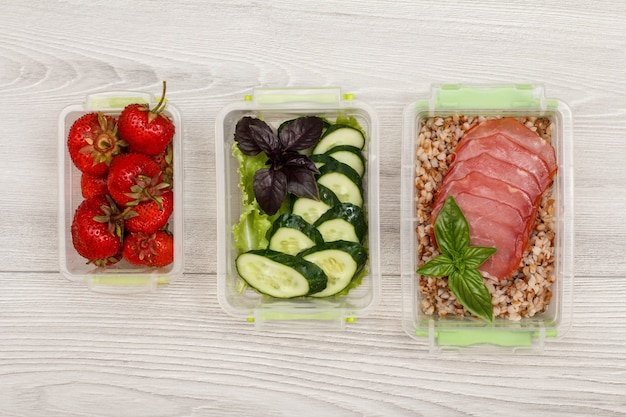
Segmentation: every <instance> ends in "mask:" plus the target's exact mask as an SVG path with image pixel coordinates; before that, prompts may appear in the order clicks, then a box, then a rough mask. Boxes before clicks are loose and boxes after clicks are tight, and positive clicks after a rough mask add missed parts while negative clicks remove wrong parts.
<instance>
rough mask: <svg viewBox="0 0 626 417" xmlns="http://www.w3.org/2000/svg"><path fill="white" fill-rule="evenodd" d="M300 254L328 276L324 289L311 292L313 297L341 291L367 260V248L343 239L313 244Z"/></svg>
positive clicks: (326, 295)
mask: <svg viewBox="0 0 626 417" xmlns="http://www.w3.org/2000/svg"><path fill="white" fill-rule="evenodd" d="M300 256H302V258H303V259H305V260H307V261H310V262H313V263H314V264H316V265H317V266H319V267H320V268H321V269H322V270H323V271H324V272H325V273H326V276H327V277H328V283H327V284H326V289H324V290H322V291H320V292H318V293H315V294H312V296H313V297H328V296H331V295H335V294H337V293H339V292H341V291H343V290H344V289H345V288H346V287H347V286H348V285H349V284H350V282H352V280H353V279H354V278H356V277H357V276H358V275H359V273H360V272H361V270H362V269H363V267H364V266H365V263H366V262H367V250H366V249H365V248H364V247H363V246H362V245H360V244H358V243H354V242H344V241H336V242H329V243H323V244H321V245H317V246H314V247H312V248H311V249H307V250H306V251H304V252H303V253H302V254H300Z"/></svg>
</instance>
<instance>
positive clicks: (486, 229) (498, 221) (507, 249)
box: [435, 193, 528, 280]
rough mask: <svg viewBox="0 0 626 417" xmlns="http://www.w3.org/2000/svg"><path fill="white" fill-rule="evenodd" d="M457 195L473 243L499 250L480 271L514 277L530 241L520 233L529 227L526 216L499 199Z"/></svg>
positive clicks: (493, 276) (497, 275)
mask: <svg viewBox="0 0 626 417" xmlns="http://www.w3.org/2000/svg"><path fill="white" fill-rule="evenodd" d="M454 197H455V201H456V203H457V204H458V206H459V207H460V208H461V210H462V211H463V213H464V215H465V217H466V219H468V223H469V224H470V244H471V245H472V246H488V247H495V248H497V249H498V251H497V252H496V253H495V254H493V255H492V256H491V257H490V258H489V259H488V260H487V261H486V262H485V263H484V264H482V265H481V266H480V267H479V268H478V270H479V271H480V272H481V273H482V274H483V276H485V277H488V278H491V279H495V280H498V279H502V277H509V276H511V274H513V272H515V270H516V269H517V268H518V267H519V263H520V260H521V258H522V255H523V254H524V250H525V249H526V245H527V244H528V235H527V234H523V233H520V231H521V230H525V228H526V222H525V221H524V219H523V218H522V217H521V216H520V214H519V213H518V212H517V210H515V209H514V208H512V207H511V206H509V205H507V204H504V203H501V202H499V201H495V200H491V199H489V198H485V197H478V196H475V195H472V194H469V193H461V194H457V195H455V196H454ZM494 213H497V216H494ZM437 214H438V211H437V213H435V216H436V215H437Z"/></svg>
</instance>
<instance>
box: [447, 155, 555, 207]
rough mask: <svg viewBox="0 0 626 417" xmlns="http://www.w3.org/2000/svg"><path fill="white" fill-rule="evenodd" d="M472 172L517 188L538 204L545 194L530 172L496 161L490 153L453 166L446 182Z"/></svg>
mask: <svg viewBox="0 0 626 417" xmlns="http://www.w3.org/2000/svg"><path fill="white" fill-rule="evenodd" d="M471 172H480V173H481V174H484V175H485V176H487V177H491V178H497V179H499V180H501V181H504V182H506V183H508V184H510V185H512V186H514V187H517V188H519V189H520V190H523V191H525V192H526V194H528V195H529V197H530V198H531V199H532V200H533V203H536V202H537V201H538V200H539V198H540V197H541V194H542V193H543V190H542V189H541V187H540V186H539V183H538V182H537V179H536V178H535V176H534V175H532V174H531V173H530V172H528V171H526V170H525V169H522V168H520V167H518V166H516V165H513V164H511V163H509V162H506V161H503V160H501V159H496V158H494V157H493V156H491V155H489V153H481V154H479V155H477V156H475V157H473V158H469V159H465V160H463V161H456V162H455V163H454V164H452V166H451V167H450V169H448V172H447V173H446V176H445V181H446V182H448V181H454V180H457V179H459V178H463V177H465V176H467V175H468V174H470V173H471ZM442 186H443V184H442ZM440 188H441V187H440Z"/></svg>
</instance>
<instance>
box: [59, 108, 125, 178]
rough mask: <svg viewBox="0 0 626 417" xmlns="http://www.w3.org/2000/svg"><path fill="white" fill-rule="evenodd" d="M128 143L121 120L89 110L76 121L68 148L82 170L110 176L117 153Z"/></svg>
mask: <svg viewBox="0 0 626 417" xmlns="http://www.w3.org/2000/svg"><path fill="white" fill-rule="evenodd" d="M124 146H126V143H125V142H124V141H123V140H121V139H119V137H118V134H117V120H116V119H115V118H114V117H112V116H105V115H104V114H102V113H100V112H98V113H87V114H85V115H83V116H82V117H80V118H79V119H78V120H76V121H75V122H74V124H72V126H71V127H70V131H69V134H68V139H67V148H68V151H69V154H70V158H71V159H72V162H73V163H74V165H75V166H76V168H78V169H79V170H80V171H82V172H86V173H88V174H90V175H95V176H98V177H104V176H106V174H107V172H108V171H109V165H110V164H111V160H112V159H113V157H114V156H115V155H118V154H119V153H121V152H122V149H123V147H124Z"/></svg>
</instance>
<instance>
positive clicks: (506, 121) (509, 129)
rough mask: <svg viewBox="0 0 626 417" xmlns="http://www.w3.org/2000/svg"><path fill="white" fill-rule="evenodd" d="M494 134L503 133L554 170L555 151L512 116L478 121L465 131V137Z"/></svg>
mask: <svg viewBox="0 0 626 417" xmlns="http://www.w3.org/2000/svg"><path fill="white" fill-rule="evenodd" d="M494 134H501V135H505V136H506V137H507V138H509V139H511V140H513V141H515V142H516V143H517V144H518V145H520V146H522V147H524V148H526V149H528V150H529V151H532V152H534V153H536V154H537V155H538V156H539V157H540V158H541V159H543V161H544V162H545V163H546V165H547V166H548V167H549V168H550V171H551V173H552V174H554V173H555V172H556V153H555V151H554V148H553V147H552V145H550V144H549V143H548V142H547V141H545V140H544V139H542V138H541V137H539V135H538V134H537V133H535V132H534V131H532V130H531V129H529V128H528V127H526V126H525V125H524V124H523V123H521V122H519V121H518V120H517V119H515V118H513V117H504V118H502V119H498V123H497V124H496V123H480V124H477V125H476V126H474V127H473V128H471V129H469V130H468V131H467V132H465V137H466V138H467V137H469V138H470V139H471V138H479V137H485V136H492V135H494Z"/></svg>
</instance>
